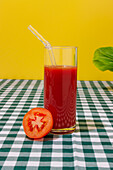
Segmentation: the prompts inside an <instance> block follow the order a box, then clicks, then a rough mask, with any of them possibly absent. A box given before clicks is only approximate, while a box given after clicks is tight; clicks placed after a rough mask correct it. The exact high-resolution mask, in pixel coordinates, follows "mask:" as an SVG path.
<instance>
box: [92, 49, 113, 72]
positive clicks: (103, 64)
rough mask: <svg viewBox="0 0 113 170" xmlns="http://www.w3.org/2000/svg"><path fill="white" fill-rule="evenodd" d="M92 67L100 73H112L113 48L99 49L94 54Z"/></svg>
mask: <svg viewBox="0 0 113 170" xmlns="http://www.w3.org/2000/svg"><path fill="white" fill-rule="evenodd" d="M93 63H94V65H95V66H96V67H97V68H98V69H99V70H101V71H105V70H110V71H113V47H101V48H98V49H97V50H96V51H95V52H94V57H93Z"/></svg>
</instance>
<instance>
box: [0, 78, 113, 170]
mask: <svg viewBox="0 0 113 170" xmlns="http://www.w3.org/2000/svg"><path fill="white" fill-rule="evenodd" d="M34 107H43V81H40V80H38V81H37V80H6V79H5V80H2V79H1V80H0V169H2V170H12V169H15V170H16V169H17V170H18V169H20V170H23V169H27V170H37V169H38V170H49V169H51V170H57V169H58V170H61V169H63V170H68V169H69V170H74V169H77V170H85V169H94V170H97V169H99V170H108V169H113V82H108V81H107V82H102V81H78V89H77V130H76V132H74V133H73V134H69V135H52V134H49V135H47V136H46V137H44V138H42V139H40V140H30V139H28V138H27V136H26V135H25V133H24V131H23V127H22V120H23V116H24V115H25V113H26V112H28V110H30V109H31V108H34Z"/></svg>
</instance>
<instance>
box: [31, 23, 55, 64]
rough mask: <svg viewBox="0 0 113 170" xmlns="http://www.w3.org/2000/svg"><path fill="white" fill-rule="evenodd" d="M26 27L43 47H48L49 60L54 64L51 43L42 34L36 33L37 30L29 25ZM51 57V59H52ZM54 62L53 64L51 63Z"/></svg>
mask: <svg viewBox="0 0 113 170" xmlns="http://www.w3.org/2000/svg"><path fill="white" fill-rule="evenodd" d="M28 29H29V30H30V31H31V32H32V33H33V34H34V35H35V36H36V37H37V38H38V39H39V40H40V41H41V42H42V43H43V44H44V46H45V47H47V48H48V50H49V56H50V60H51V64H52V65H56V61H55V57H54V54H53V50H52V47H51V44H50V43H49V42H48V41H47V40H45V39H44V38H43V37H42V35H40V34H39V33H38V31H37V30H35V29H34V28H33V27H32V26H31V25H29V26H28ZM52 58H53V59H52ZM53 63H54V64H53Z"/></svg>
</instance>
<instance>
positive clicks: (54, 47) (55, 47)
mask: <svg viewBox="0 0 113 170" xmlns="http://www.w3.org/2000/svg"><path fill="white" fill-rule="evenodd" d="M51 47H52V48H53V49H60V48H62V49H68V48H75V49H78V47H75V46H51ZM44 48H46V49H47V48H48V47H44Z"/></svg>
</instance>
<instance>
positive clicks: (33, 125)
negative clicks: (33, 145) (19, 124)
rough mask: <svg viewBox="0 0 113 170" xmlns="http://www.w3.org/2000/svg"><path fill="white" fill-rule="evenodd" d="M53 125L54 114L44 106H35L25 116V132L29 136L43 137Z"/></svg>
mask: <svg viewBox="0 0 113 170" xmlns="http://www.w3.org/2000/svg"><path fill="white" fill-rule="evenodd" d="M52 127H53V117H52V114H51V113H50V112H49V111H48V110H47V109H44V108H33V109H31V110H30V111H28V112H27V113H26V114H25V116H24V118H23V128H24V132H25V134H26V135H27V136H28V137H29V138H42V137H44V136H45V135H47V134H48V133H49V132H50V131H51V129H52Z"/></svg>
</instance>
